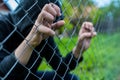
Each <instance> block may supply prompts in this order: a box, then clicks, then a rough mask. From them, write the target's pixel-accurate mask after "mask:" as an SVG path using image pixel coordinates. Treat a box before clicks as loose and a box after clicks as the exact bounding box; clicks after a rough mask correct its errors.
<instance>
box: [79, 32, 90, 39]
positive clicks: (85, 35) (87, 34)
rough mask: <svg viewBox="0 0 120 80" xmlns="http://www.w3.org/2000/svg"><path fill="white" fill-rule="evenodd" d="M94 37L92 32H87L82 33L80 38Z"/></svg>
mask: <svg viewBox="0 0 120 80" xmlns="http://www.w3.org/2000/svg"><path fill="white" fill-rule="evenodd" d="M91 37H92V34H91V33H90V32H86V33H82V34H81V35H80V37H79V38H80V40H84V39H85V38H91Z"/></svg>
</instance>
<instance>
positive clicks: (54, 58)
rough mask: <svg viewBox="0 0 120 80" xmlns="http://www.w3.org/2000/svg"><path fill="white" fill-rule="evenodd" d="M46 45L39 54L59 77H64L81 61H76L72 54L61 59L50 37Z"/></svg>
mask: <svg viewBox="0 0 120 80" xmlns="http://www.w3.org/2000/svg"><path fill="white" fill-rule="evenodd" d="M46 43H47V44H46V46H45V47H44V49H43V51H42V53H41V54H42V55H43V56H44V57H45V59H46V60H47V62H48V63H49V64H50V65H51V66H52V68H53V69H54V70H56V72H57V73H58V74H59V75H60V76H64V74H66V73H68V72H69V71H71V70H73V69H75V67H76V66H77V64H78V63H79V62H81V61H82V58H80V59H79V60H77V59H76V58H75V57H74V56H73V53H72V52H70V53H68V54H67V56H66V57H64V58H63V57H62V56H61V54H60V52H59V50H58V48H57V46H56V44H55V42H54V40H53V38H52V37H50V38H49V39H48V40H47V41H46Z"/></svg>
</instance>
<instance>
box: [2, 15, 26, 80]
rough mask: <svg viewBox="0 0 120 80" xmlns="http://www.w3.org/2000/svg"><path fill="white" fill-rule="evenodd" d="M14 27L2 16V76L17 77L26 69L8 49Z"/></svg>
mask: <svg viewBox="0 0 120 80" xmlns="http://www.w3.org/2000/svg"><path fill="white" fill-rule="evenodd" d="M12 27H13V26H11V25H10V24H9V22H7V20H6V18H4V19H3V18H2V17H0V77H6V78H8V77H9V78H10V77H11V78H15V77H17V76H18V77H19V74H21V75H22V73H24V71H26V69H25V67H24V66H23V65H21V64H20V63H19V62H18V61H17V60H16V58H15V56H14V55H13V54H14V53H11V52H9V51H7V50H6V46H7V44H6V40H8V37H9V35H10V33H11V32H12ZM9 48H11V47H9ZM23 75H24V74H23ZM23 75H22V76H23ZM13 80H14V79H13Z"/></svg>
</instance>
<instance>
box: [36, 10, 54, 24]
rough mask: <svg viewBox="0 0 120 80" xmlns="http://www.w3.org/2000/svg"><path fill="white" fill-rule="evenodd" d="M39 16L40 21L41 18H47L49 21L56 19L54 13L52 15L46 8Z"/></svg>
mask: <svg viewBox="0 0 120 80" xmlns="http://www.w3.org/2000/svg"><path fill="white" fill-rule="evenodd" d="M39 18H40V19H39ZM39 18H38V20H39V22H41V21H40V20H46V21H48V22H52V21H54V19H55V18H54V16H53V15H51V14H50V13H48V12H47V11H44V10H43V11H42V12H41V15H40V16H39ZM41 18H42V19H41Z"/></svg>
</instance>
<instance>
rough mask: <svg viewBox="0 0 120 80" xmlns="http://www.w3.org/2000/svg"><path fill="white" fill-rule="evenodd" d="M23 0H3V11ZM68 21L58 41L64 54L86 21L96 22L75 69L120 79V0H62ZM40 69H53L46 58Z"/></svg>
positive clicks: (87, 77)
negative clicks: (90, 38) (81, 58)
mask: <svg viewBox="0 0 120 80" xmlns="http://www.w3.org/2000/svg"><path fill="white" fill-rule="evenodd" d="M19 3H20V0H0V14H1V15H3V14H7V13H8V12H11V11H14V10H15V8H16V7H17V6H18V5H19ZM60 3H61V5H62V13H63V14H64V20H65V23H66V24H65V25H64V26H63V27H62V28H61V29H60V30H58V31H56V33H57V35H56V36H55V41H56V43H57V45H58V47H59V49H60V52H61V53H62V55H63V56H65V55H66V54H67V53H68V52H70V51H71V50H72V48H73V47H74V46H75V44H76V41H77V35H78V31H79V29H80V27H81V25H82V23H83V22H84V21H90V22H92V23H93V24H94V27H95V30H96V31H97V36H96V37H95V38H94V39H92V42H91V45H90V48H89V49H88V50H87V51H86V52H85V53H84V55H83V56H84V60H83V62H81V63H80V64H78V67H77V68H76V69H75V70H74V71H72V72H71V73H74V74H76V75H78V76H79V77H80V79H81V80H120V69H119V67H120V58H119V57H120V0H60ZM38 70H51V68H50V66H49V65H48V64H46V61H45V60H43V62H42V65H40V67H39V68H38Z"/></svg>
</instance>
